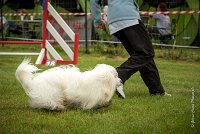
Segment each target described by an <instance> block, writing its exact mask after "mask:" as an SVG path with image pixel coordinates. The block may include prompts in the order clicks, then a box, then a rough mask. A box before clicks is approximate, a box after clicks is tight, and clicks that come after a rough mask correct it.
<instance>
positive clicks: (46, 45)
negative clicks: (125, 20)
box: [0, 0, 79, 65]
mask: <svg viewBox="0 0 200 134" xmlns="http://www.w3.org/2000/svg"><path fill="white" fill-rule="evenodd" d="M50 15H51V16H52V17H53V18H54V19H55V20H56V21H57V23H58V24H59V25H60V27H61V28H62V29H63V30H64V31H65V33H66V34H67V35H68V36H69V38H70V39H71V40H72V42H74V49H73V51H72V50H71V48H70V47H69V46H68V44H67V43H66V42H65V41H64V39H63V38H62V37H61V36H60V34H59V33H58V32H57V30H56V29H55V28H54V27H53V26H52V24H51V23H50V21H49V16H50ZM49 34H50V35H51V36H53V37H54V39H55V41H56V42H58V44H59V45H60V46H61V48H62V49H63V51H64V52H65V53H66V54H67V55H68V57H69V59H70V60H69V61H66V60H64V59H63V58H62V57H61V56H60V55H59V54H58V53H57V51H56V50H55V49H54V47H53V46H52V45H51V43H50V41H49V40H48V35H49ZM0 43H2V44H3V43H5V44H41V46H42V49H41V51H40V53H17V52H16V53H12V52H2V53H0V55H39V56H38V58H37V60H36V62H35V64H46V65H55V64H77V63H78V47H79V34H78V33H74V32H73V31H72V30H71V28H70V27H69V26H68V25H67V23H66V22H65V21H64V20H63V18H62V17H61V16H60V15H59V14H58V13H57V11H56V10H55V9H54V8H53V6H52V5H51V4H50V2H49V0H45V3H44V13H43V35H42V41H37V42H34V41H0ZM50 55H51V56H52V57H53V58H54V59H50Z"/></svg>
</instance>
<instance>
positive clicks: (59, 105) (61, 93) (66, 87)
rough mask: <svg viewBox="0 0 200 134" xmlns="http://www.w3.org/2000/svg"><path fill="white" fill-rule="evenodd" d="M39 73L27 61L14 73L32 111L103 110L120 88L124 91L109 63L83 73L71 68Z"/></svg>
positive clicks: (59, 68) (70, 66) (66, 67)
mask: <svg viewBox="0 0 200 134" xmlns="http://www.w3.org/2000/svg"><path fill="white" fill-rule="evenodd" d="M39 70H40V69H38V68H37V67H36V66H34V65H32V64H31V63H30V60H28V59H25V60H24V61H23V62H22V63H21V64H20V65H19V67H18V68H17V70H16V74H15V75H16V78H17V80H18V81H19V82H20V83H21V85H22V86H23V88H24V90H25V92H26V94H27V95H28V97H29V98H30V105H31V107H33V108H44V109H49V110H66V109H67V108H69V107H71V106H77V107H80V108H83V109H91V108H99V107H104V106H108V105H110V103H111V99H112V96H113V93H114V92H115V91H116V89H117V88H119V90H122V89H123V85H122V84H121V82H120V79H119V78H118V74H117V72H116V70H115V68H114V67H112V66H109V65H106V64H99V65H97V66H96V67H95V68H94V69H93V70H90V71H86V72H80V71H79V69H78V68H76V67H75V66H72V65H68V66H60V67H54V68H52V69H49V70H46V71H44V72H41V73H39V72H38V71H39Z"/></svg>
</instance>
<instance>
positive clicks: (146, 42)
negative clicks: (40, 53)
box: [114, 23, 164, 94]
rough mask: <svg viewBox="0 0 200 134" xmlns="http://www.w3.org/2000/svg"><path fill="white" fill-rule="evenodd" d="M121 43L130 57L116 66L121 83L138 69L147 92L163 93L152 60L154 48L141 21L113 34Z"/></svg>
mask: <svg viewBox="0 0 200 134" xmlns="http://www.w3.org/2000/svg"><path fill="white" fill-rule="evenodd" d="M114 35H115V36H116V37H117V38H118V39H119V40H120V41H121V42H122V44H123V46H124V47H125V49H126V50H127V52H128V53H129V55H130V58H129V59H128V60H127V61H125V62H124V63H122V64H121V65H120V66H119V67H117V72H118V75H119V78H120V79H121V80H122V81H123V83H124V82H125V81H126V80H128V79H129V78H130V76H131V75H132V74H134V73H135V72H137V71H140V73H141V77H142V79H143V81H144V82H145V84H146V85H147V87H148V88H149V92H150V93H152V94H154V93H155V92H156V93H163V92H164V89H163V88H162V85H161V82H160V77H159V73H158V70H157V68H156V65H155V63H154V61H153V57H154V50H153V46H152V43H151V41H150V37H149V35H148V33H147V31H146V29H145V27H144V26H143V24H142V23H140V24H138V25H135V26H131V27H128V28H125V29H123V30H121V31H119V32H117V33H115V34H114Z"/></svg>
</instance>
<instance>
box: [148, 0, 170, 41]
mask: <svg viewBox="0 0 200 134" xmlns="http://www.w3.org/2000/svg"><path fill="white" fill-rule="evenodd" d="M157 11H161V12H165V11H168V9H167V5H166V4H165V3H163V2H162V3H160V4H159V5H158V7H157ZM151 17H153V18H154V19H155V20H156V26H152V27H150V28H149V32H150V34H152V33H158V34H160V41H161V43H166V44H167V43H168V41H167V40H169V39H168V38H170V37H171V21H170V17H169V16H168V15H167V14H152V15H151Z"/></svg>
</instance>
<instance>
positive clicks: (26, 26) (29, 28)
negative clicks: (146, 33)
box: [0, 0, 200, 46]
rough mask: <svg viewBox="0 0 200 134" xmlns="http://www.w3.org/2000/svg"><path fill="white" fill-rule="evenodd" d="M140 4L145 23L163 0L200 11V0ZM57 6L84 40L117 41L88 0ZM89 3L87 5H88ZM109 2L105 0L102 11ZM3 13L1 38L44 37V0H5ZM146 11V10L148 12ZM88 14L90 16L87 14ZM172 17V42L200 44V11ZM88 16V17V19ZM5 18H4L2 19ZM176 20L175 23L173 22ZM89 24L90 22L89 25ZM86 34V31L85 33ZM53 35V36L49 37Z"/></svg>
mask: <svg viewBox="0 0 200 134" xmlns="http://www.w3.org/2000/svg"><path fill="white" fill-rule="evenodd" d="M136 1H137V2H138V5H139V7H140V11H141V16H142V20H143V21H144V23H145V25H146V26H147V27H148V26H152V25H155V20H154V19H153V18H150V17H149V14H148V13H149V12H155V11H156V7H157V5H158V4H159V3H160V2H161V1H164V2H165V3H166V4H167V6H168V8H169V11H199V10H200V2H199V0H136ZM51 3H52V5H53V6H54V8H55V9H56V10H57V11H58V12H59V13H60V14H61V15H62V17H63V18H64V19H65V21H66V22H67V23H68V25H69V26H70V27H71V28H72V29H73V31H74V32H75V33H76V32H78V33H80V39H81V42H84V40H85V39H87V41H88V42H90V41H109V42H111V43H113V42H115V41H117V40H116V39H115V38H114V37H113V36H111V35H109V33H108V32H105V31H103V30H101V29H95V28H94V27H93V21H92V17H91V14H90V13H89V11H90V5H89V0H88V1H83V0H51ZM86 5H87V6H86ZM105 5H106V2H105V1H104V2H102V3H101V6H102V12H103V8H104V7H105ZM1 12H2V16H4V17H5V18H6V20H7V21H8V22H7V25H6V24H5V25H4V26H1V29H0V30H1V32H0V33H1V40H41V39H42V12H43V7H42V1H40V0H29V1H26V0H18V1H16V0H4V1H2V3H1ZM145 12H146V14H145ZM85 15H87V16H85ZM169 17H170V19H171V21H172V24H174V25H173V28H174V30H175V32H174V31H173V33H174V39H173V40H172V41H173V42H169V43H170V44H173V43H175V45H182V46H191V45H193V46H200V23H199V22H200V14H199V13H198V12H193V13H188V12H185V13H170V14H169ZM86 19H87V21H86ZM1 20H2V19H1ZM50 20H51V23H52V24H53V26H54V27H56V29H58V30H59V31H60V34H61V35H62V36H63V38H64V39H66V40H68V39H67V36H66V35H65V34H64V32H63V30H62V29H61V28H60V27H59V26H58V25H57V22H56V21H55V20H53V19H50ZM173 21H174V23H173ZM86 25H87V26H86ZM86 34H87V35H86ZM49 38H52V37H49ZM152 41H153V42H154V43H160V39H159V38H158V37H156V36H155V37H153V38H152Z"/></svg>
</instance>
